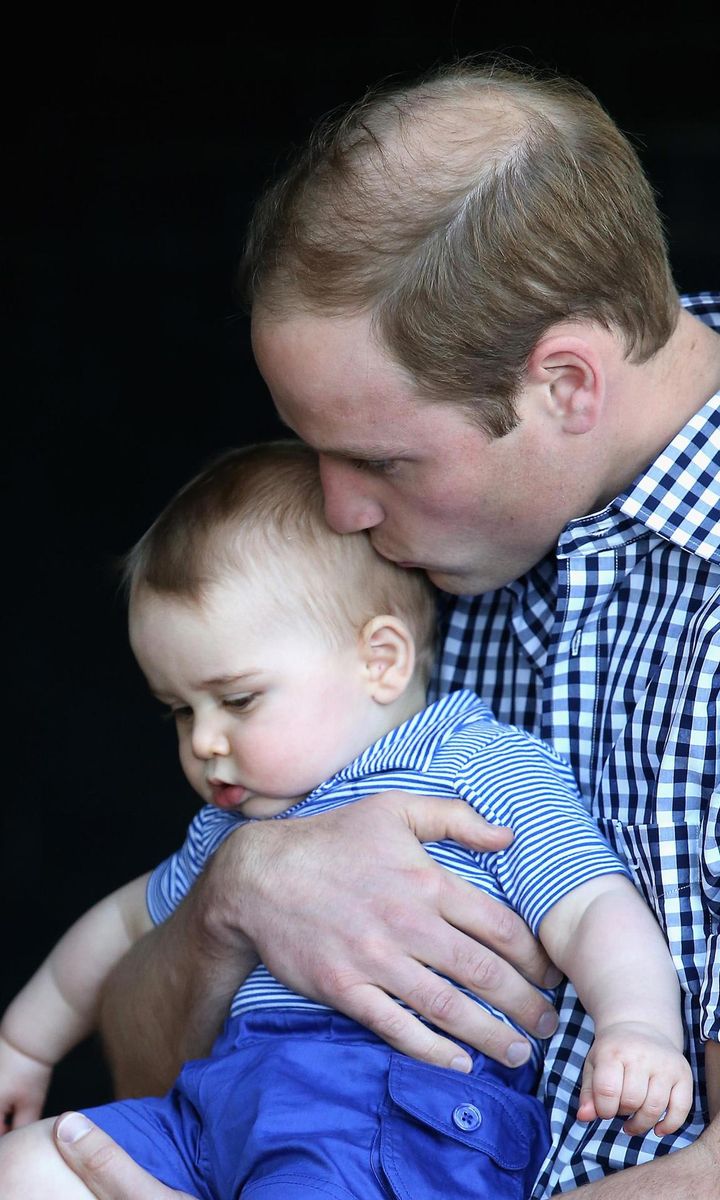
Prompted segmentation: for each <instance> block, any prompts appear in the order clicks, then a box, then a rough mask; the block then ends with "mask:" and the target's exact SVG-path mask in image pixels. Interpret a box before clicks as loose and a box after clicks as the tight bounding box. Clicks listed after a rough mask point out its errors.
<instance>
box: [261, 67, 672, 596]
mask: <svg viewBox="0 0 720 1200" xmlns="http://www.w3.org/2000/svg"><path fill="white" fill-rule="evenodd" d="M244 268H245V270H244V273H245V280H246V286H247V290H248V295H249V298H250V301H251V303H252V307H253V346H254V350H255V355H256V359H257V361H258V365H259V367H260V370H261V372H262V374H263V375H264V377H265V379H266V382H267V383H268V386H269V388H270V391H271V393H272V395H273V399H274V401H275V404H276V407H277V408H278V411H279V413H280V415H281V417H282V418H283V419H284V420H285V421H286V423H287V424H288V425H289V426H290V427H291V428H292V429H294V430H295V432H296V433H297V434H298V435H299V436H300V437H301V438H302V439H303V440H304V441H305V442H307V443H309V444H310V445H312V446H313V447H314V448H316V449H317V450H318V451H319V452H320V467H321V475H322V480H323V487H324V490H325V495H326V501H327V517H328V520H329V521H330V523H331V524H332V525H333V526H334V528H336V529H338V530H342V531H349V530H356V529H362V528H366V529H368V530H370V534H371V538H372V542H373V545H374V546H375V548H376V549H377V550H378V551H379V552H380V553H381V554H384V555H386V556H387V557H389V558H390V559H391V560H394V561H396V562H403V563H412V564H415V565H417V566H420V567H422V568H424V569H425V570H427V572H428V574H429V575H430V578H431V579H432V580H433V582H434V583H436V584H437V585H438V586H440V587H442V588H445V589H446V590H448V591H450V592H456V593H457V592H460V593H462V592H468V593H470V592H472V593H477V592H483V591H488V590H491V589H493V588H496V587H499V586H502V585H503V584H506V583H507V582H509V581H510V580H512V579H515V578H518V577H519V576H520V575H522V574H523V573H524V572H525V571H527V570H528V569H529V568H530V567H532V566H533V565H534V564H535V563H537V562H538V561H539V559H540V558H542V557H543V556H544V555H545V554H546V553H547V552H548V551H550V550H552V549H553V548H554V546H555V545H556V543H557V538H558V536H559V534H560V531H561V530H562V528H563V527H564V526H565V525H566V523H567V522H568V521H569V520H571V519H572V518H574V517H578V516H583V515H585V514H587V513H588V512H591V511H596V510H597V509H598V508H601V507H603V506H604V505H605V504H606V503H607V502H608V501H609V500H610V499H612V498H613V497H614V496H615V495H616V494H617V492H618V491H619V490H621V488H622V487H623V486H625V485H626V484H627V483H628V482H629V481H630V480H632V479H633V478H634V477H635V475H636V474H637V472H638V471H639V470H640V469H642V467H643V466H644V465H645V464H646V463H648V462H649V461H651V459H652V457H654V454H655V453H656V452H657V451H658V450H659V449H660V448H662V446H663V445H665V444H666V441H667V440H669V439H667V438H666V439H665V440H663V436H664V433H665V428H666V426H668V425H669V426H672V420H673V418H672V415H670V416H667V414H665V415H664V416H663V419H662V420H661V419H660V418H659V413H660V405H659V404H658V402H657V399H653V397H655V396H656V387H655V385H656V383H657V379H656V378H652V379H651V378H650V376H651V375H652V373H653V372H655V374H656V375H657V374H660V375H662V370H664V366H665V364H664V362H663V350H662V348H663V347H667V346H669V345H670V344H672V341H673V338H674V330H675V327H676V322H677V320H678V312H679V307H678V300H677V295H676V292H675V289H674V287H673V284H672V280H671V276H670V272H669V268H668V263H667V256H666V252H665V245H664V240H663V234H662V229H661V224H660V220H659V217H658V214H657V210H656V207H655V203H654V199H653V195H652V191H651V189H650V187H649V185H648V183H647V181H646V180H645V178H644V176H643V173H642V170H641V168H640V164H639V162H638V160H637V157H636V155H635V153H634V151H633V149H632V147H631V146H630V144H629V143H628V141H627V140H626V139H625V138H624V137H623V135H622V134H621V133H620V131H619V130H618V129H617V128H616V126H615V125H614V124H613V122H612V121H611V120H610V118H609V117H608V116H607V115H606V113H605V112H604V111H603V109H602V108H601V107H600V105H599V104H598V103H597V101H596V100H595V99H594V97H592V96H591V95H590V94H589V93H588V92H587V91H586V90H585V89H584V88H582V87H580V86H579V85H576V84H573V83H570V82H565V81H561V80H555V79H551V80H540V79H535V78H533V77H531V76H528V75H520V74H517V73H514V72H507V71H501V70H495V69H485V68H475V67H464V66H461V67H458V68H453V69H451V70H449V71H447V72H443V73H441V74H440V75H438V76H437V77H435V78H432V79H430V80H428V81H426V82H422V83H420V84H418V85H417V86H414V87H409V88H404V89H402V88H401V89H396V90H394V91H390V92H386V93H379V94H376V95H373V96H370V97H369V98H367V99H366V100H364V101H362V102H361V103H360V104H359V105H357V106H355V107H354V108H353V109H352V110H351V111H350V113H349V114H348V115H347V116H346V117H345V118H340V119H337V120H331V121H330V122H329V123H328V124H327V125H325V126H323V127H321V129H320V130H319V132H318V133H317V135H316V136H315V137H314V138H313V140H312V141H311V143H310V146H309V147H308V149H307V150H306V151H305V152H304V153H303V154H302V155H301V156H300V157H299V159H298V161H297V163H296V164H295V166H294V167H292V168H291V169H290V170H289V171H288V172H287V173H286V175H285V177H284V178H283V179H282V180H280V182H279V183H278V184H277V185H276V186H275V187H274V188H272V189H271V190H270V191H269V192H268V193H267V195H266V196H265V198H264V199H263V200H262V201H261V202H260V204H259V206H258V209H257V212H256V216H255V219H254V221H253V223H252V225H251V229H250V234H249V238H248V246H247V253H246V257H245V262H244ZM668 339H670V340H669V341H668ZM639 376H643V380H641V379H640V378H639ZM641 383H644V390H643V388H642V387H641ZM651 402H652V403H653V408H652V411H651V412H648V409H647V405H648V404H650V403H651ZM677 427H679V426H676V428H677ZM674 431H675V430H674V429H672V432H674Z"/></svg>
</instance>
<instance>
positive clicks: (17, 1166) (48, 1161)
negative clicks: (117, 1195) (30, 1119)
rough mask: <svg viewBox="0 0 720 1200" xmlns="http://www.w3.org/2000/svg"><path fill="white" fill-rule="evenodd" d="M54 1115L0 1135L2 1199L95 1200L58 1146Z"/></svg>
mask: <svg viewBox="0 0 720 1200" xmlns="http://www.w3.org/2000/svg"><path fill="white" fill-rule="evenodd" d="M53 1123H54V1122H53V1119H52V1118H51V1119H50V1120H47V1121H35V1122H34V1123H33V1124H32V1125H25V1126H24V1127H23V1128H22V1129H17V1130H15V1132H14V1133H6V1134H4V1136H3V1137H1V1138H0V1200H49V1197H52V1200H94V1197H93V1194H92V1192H90V1191H88V1189H87V1188H86V1187H85V1184H84V1183H82V1182H81V1180H79V1179H78V1177H77V1175H74V1174H73V1172H72V1171H71V1170H70V1168H69V1167H67V1166H66V1165H65V1163H64V1162H63V1160H62V1158H61V1157H60V1155H59V1154H58V1152H57V1150H56V1149H55V1143H54V1141H53V1136H52V1127H53Z"/></svg>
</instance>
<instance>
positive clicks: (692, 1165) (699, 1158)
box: [570, 1120, 720, 1200]
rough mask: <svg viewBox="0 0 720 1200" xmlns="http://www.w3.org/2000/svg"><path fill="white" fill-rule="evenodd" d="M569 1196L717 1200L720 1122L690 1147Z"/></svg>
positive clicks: (589, 1199)
mask: <svg viewBox="0 0 720 1200" xmlns="http://www.w3.org/2000/svg"><path fill="white" fill-rule="evenodd" d="M570 1195H572V1196H577V1197H578V1200H716V1197H720V1122H719V1121H718V1120H715V1121H713V1123H712V1124H711V1125H708V1127H707V1129H706V1130H705V1132H704V1133H703V1135H702V1137H700V1138H698V1140H697V1141H696V1142H695V1143H694V1145H692V1146H687V1147H686V1148H685V1149H684V1150H678V1151H676V1152H675V1153H673V1154H668V1155H665V1156H664V1157H663V1158H656V1159H655V1161H654V1162H649V1163H644V1164H643V1165H642V1166H641V1167H628V1168H627V1169H626V1170H624V1171H617V1172H616V1173H615V1174H614V1175H608V1176H607V1177H606V1178H605V1179H601V1180H599V1181H598V1182H597V1183H590V1184H587V1185H586V1186H585V1187H581V1188H578V1189H577V1191H574V1192H571V1193H570Z"/></svg>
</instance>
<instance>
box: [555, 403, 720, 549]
mask: <svg viewBox="0 0 720 1200" xmlns="http://www.w3.org/2000/svg"><path fill="white" fill-rule="evenodd" d="M644 530H649V531H651V532H652V533H655V534H657V535H658V536H659V537H662V538H665V539H666V540H667V541H670V542H674V543H675V544H676V545H677V546H680V547H682V548H683V549H684V550H688V551H690V552H692V553H694V554H697V555H699V556H700V557H701V558H705V559H708V560H714V561H720V392H719V393H718V394H717V395H715V396H712V397H711V398H710V400H708V402H707V404H705V405H704V406H703V408H701V409H700V410H699V412H696V413H695V414H694V416H692V417H691V418H690V420H689V421H688V423H687V425H685V426H684V427H683V429H681V430H680V432H679V433H678V434H676V435H675V437H674V438H673V440H672V441H671V442H670V444H669V446H667V447H666V448H665V450H663V452H662V453H661V454H659V455H658V457H657V458H656V459H655V461H654V462H653V463H651V465H650V466H649V467H648V468H647V470H645V471H643V472H642V474H640V475H638V476H637V478H636V479H635V480H634V481H633V483H632V484H631V485H630V487H629V488H628V489H627V490H626V491H624V492H621V493H620V495H619V496H617V497H616V499H615V500H613V501H612V503H611V504H609V505H608V507H607V508H605V509H604V510H603V511H602V512H600V513H593V514H592V515H590V516H587V517H583V518H581V519H580V520H577V521H572V522H571V523H570V524H569V525H568V526H567V527H566V528H565V530H564V531H563V533H562V535H561V538H560V542H559V546H558V550H559V552H560V554H561V556H564V555H566V554H570V553H572V552H573V551H578V550H580V551H582V550H585V551H586V552H587V551H589V550H590V549H591V548H592V550H594V551H597V550H598V549H599V546H598V542H599V541H602V542H603V544H604V545H605V546H606V547H607V548H611V547H612V546H619V545H621V544H623V543H625V542H627V541H629V540H632V539H633V538H637V537H638V536H639V535H640V534H641V533H642V532H643V531H644Z"/></svg>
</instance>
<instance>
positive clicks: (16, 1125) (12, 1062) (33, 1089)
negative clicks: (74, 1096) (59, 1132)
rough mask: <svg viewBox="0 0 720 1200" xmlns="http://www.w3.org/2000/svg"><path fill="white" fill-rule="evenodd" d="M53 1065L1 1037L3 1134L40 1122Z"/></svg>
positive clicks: (0, 1069) (0, 1113)
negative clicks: (25, 1052)
mask: <svg viewBox="0 0 720 1200" xmlns="http://www.w3.org/2000/svg"><path fill="white" fill-rule="evenodd" d="M51 1074H52V1067H51V1066H50V1065H49V1064H48V1063H43V1062H40V1061H39V1060H38V1059H36V1058H32V1057H31V1056H30V1055H29V1054H24V1053H23V1052H22V1050H18V1049H16V1047H15V1046H13V1045H11V1044H10V1042H8V1041H6V1040H5V1038H4V1037H2V1036H0V1117H1V1118H2V1119H1V1120H0V1137H2V1135H3V1134H4V1133H9V1132H10V1130H12V1129H20V1128H21V1126H23V1125H29V1124H30V1122H31V1121H37V1119H38V1117H39V1116H40V1114H41V1112H42V1109H43V1104H44V1103H45V1097H46V1095H47V1090H48V1087H49V1084H50V1076H51Z"/></svg>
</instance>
